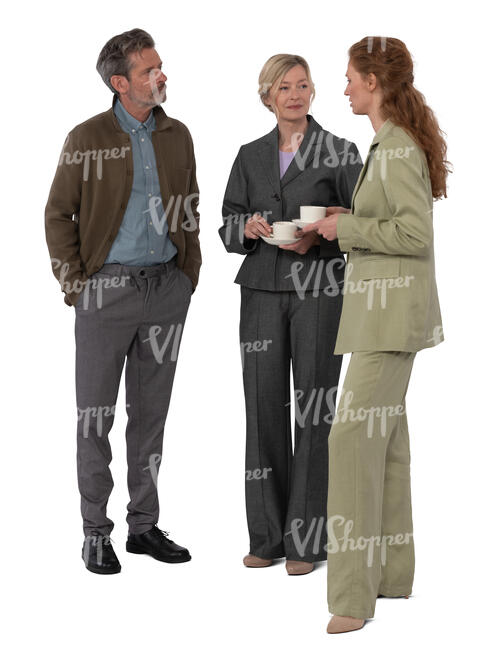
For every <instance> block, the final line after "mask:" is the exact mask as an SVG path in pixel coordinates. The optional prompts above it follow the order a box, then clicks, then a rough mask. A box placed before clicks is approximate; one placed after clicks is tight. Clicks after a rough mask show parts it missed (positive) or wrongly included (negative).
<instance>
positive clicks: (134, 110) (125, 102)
mask: <svg viewBox="0 0 502 650" xmlns="http://www.w3.org/2000/svg"><path fill="white" fill-rule="evenodd" d="M118 101H119V102H120V103H121V104H122V106H123V107H124V108H125V110H126V111H127V112H128V113H129V115H132V116H133V117H134V118H135V119H136V120H138V122H145V121H146V120H147V119H148V116H149V115H150V113H151V112H152V108H151V107H148V106H144V107H143V106H138V105H137V104H134V103H133V102H131V101H130V100H129V99H128V98H127V97H120V98H119V99H118Z"/></svg>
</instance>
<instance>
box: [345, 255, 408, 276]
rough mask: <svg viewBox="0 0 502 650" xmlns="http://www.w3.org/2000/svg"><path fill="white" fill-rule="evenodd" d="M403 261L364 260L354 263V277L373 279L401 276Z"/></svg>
mask: <svg viewBox="0 0 502 650" xmlns="http://www.w3.org/2000/svg"><path fill="white" fill-rule="evenodd" d="M400 265H401V261H400V260H397V259H390V260H385V259H378V260H362V261H360V262H359V263H357V264H354V273H353V275H354V278H355V279H357V280H373V279H376V278H397V277H399V272H400Z"/></svg>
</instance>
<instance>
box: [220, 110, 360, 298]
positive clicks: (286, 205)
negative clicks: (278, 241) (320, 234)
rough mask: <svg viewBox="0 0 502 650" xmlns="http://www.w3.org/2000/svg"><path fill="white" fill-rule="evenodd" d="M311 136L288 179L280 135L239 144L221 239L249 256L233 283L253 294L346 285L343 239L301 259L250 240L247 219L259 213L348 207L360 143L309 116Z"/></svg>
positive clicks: (270, 215)
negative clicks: (304, 207)
mask: <svg viewBox="0 0 502 650" xmlns="http://www.w3.org/2000/svg"><path fill="white" fill-rule="evenodd" d="M307 120H308V128H307V131H306V133H305V137H304V138H303V140H302V143H301V145H300V147H299V149H298V151H297V152H296V155H295V157H294V158H293V160H292V161H291V163H290V165H289V167H288V169H287V171H286V173H285V174H284V176H283V177H282V179H281V178H280V177H279V173H280V172H279V129H278V126H277V125H276V126H275V128H274V129H273V130H272V131H270V133H268V134H267V135H265V136H263V137H262V138H259V139H258V140H254V141H253V142H250V143H248V144H245V145H243V146H241V148H240V149H239V153H238V154H237V158H236V159H235V162H234V164H233V167H232V171H231V172H230V178H229V180H228V184H227V189H226V191H225V197H224V199H223V209H222V214H223V226H221V227H220V229H219V234H220V237H221V239H222V241H223V244H224V246H225V248H226V249H227V251H228V252H230V253H240V254H241V255H245V256H246V257H245V259H244V262H243V263H242V265H241V268H240V269H239V272H238V274H237V277H236V278H235V282H236V283H238V284H242V285H245V286H247V287H251V288H254V289H265V290H268V291H293V290H295V289H297V288H298V286H300V287H301V289H302V290H312V289H314V288H318V289H323V288H325V287H327V286H330V285H331V286H333V285H334V281H336V283H337V284H340V283H342V282H343V276H344V267H345V258H344V256H343V253H342V252H341V251H340V248H339V246H338V241H337V240H336V239H335V240H334V241H332V242H328V241H327V240H325V239H322V240H321V244H320V245H318V246H312V248H311V249H310V250H309V251H308V252H307V253H306V254H305V255H300V254H298V253H295V252H293V251H287V250H283V249H281V248H278V247H277V246H271V245H270V244H267V243H266V242H264V241H263V240H262V239H247V238H244V234H243V233H244V226H245V224H246V221H247V220H248V219H249V218H250V217H251V216H252V215H253V214H254V213H255V212H260V213H262V214H263V216H264V217H265V218H266V219H267V221H268V223H270V224H272V223H273V222H274V221H291V220H292V219H297V218H299V217H300V206H301V205H320V206H326V207H327V206H330V205H340V206H343V207H346V208H350V204H351V198H352V192H353V190H354V187H355V185H356V182H357V179H358V176H359V173H360V171H361V169H362V160H361V157H360V155H359V152H358V150H357V147H356V145H355V144H354V143H352V142H349V141H348V140H345V139H344V138H338V137H336V136H335V135H333V134H332V133H330V132H329V131H326V130H324V129H323V128H322V127H321V126H320V125H319V124H318V123H317V122H316V121H315V120H314V118H313V117H312V116H311V115H307Z"/></svg>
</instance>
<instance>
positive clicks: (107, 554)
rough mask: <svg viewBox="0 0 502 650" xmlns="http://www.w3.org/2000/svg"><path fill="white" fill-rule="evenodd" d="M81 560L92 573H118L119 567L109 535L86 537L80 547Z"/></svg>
mask: <svg viewBox="0 0 502 650" xmlns="http://www.w3.org/2000/svg"><path fill="white" fill-rule="evenodd" d="M82 559H83V560H84V564H85V567H86V569H88V570H89V571H92V573H101V574H111V573H120V570H121V568H122V567H121V566H120V562H119V561H118V558H117V556H116V555H115V551H114V550H113V546H112V541H111V539H110V536H109V535H97V534H96V535H87V536H86V538H85V540H84V545H83V546H82Z"/></svg>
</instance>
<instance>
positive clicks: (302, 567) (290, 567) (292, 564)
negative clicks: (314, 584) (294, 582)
mask: <svg viewBox="0 0 502 650" xmlns="http://www.w3.org/2000/svg"><path fill="white" fill-rule="evenodd" d="M313 570H314V564H313V562H300V561H298V560H286V571H287V572H288V575H290V576H303V575H305V574H306V573H310V572H311V571H313Z"/></svg>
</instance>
